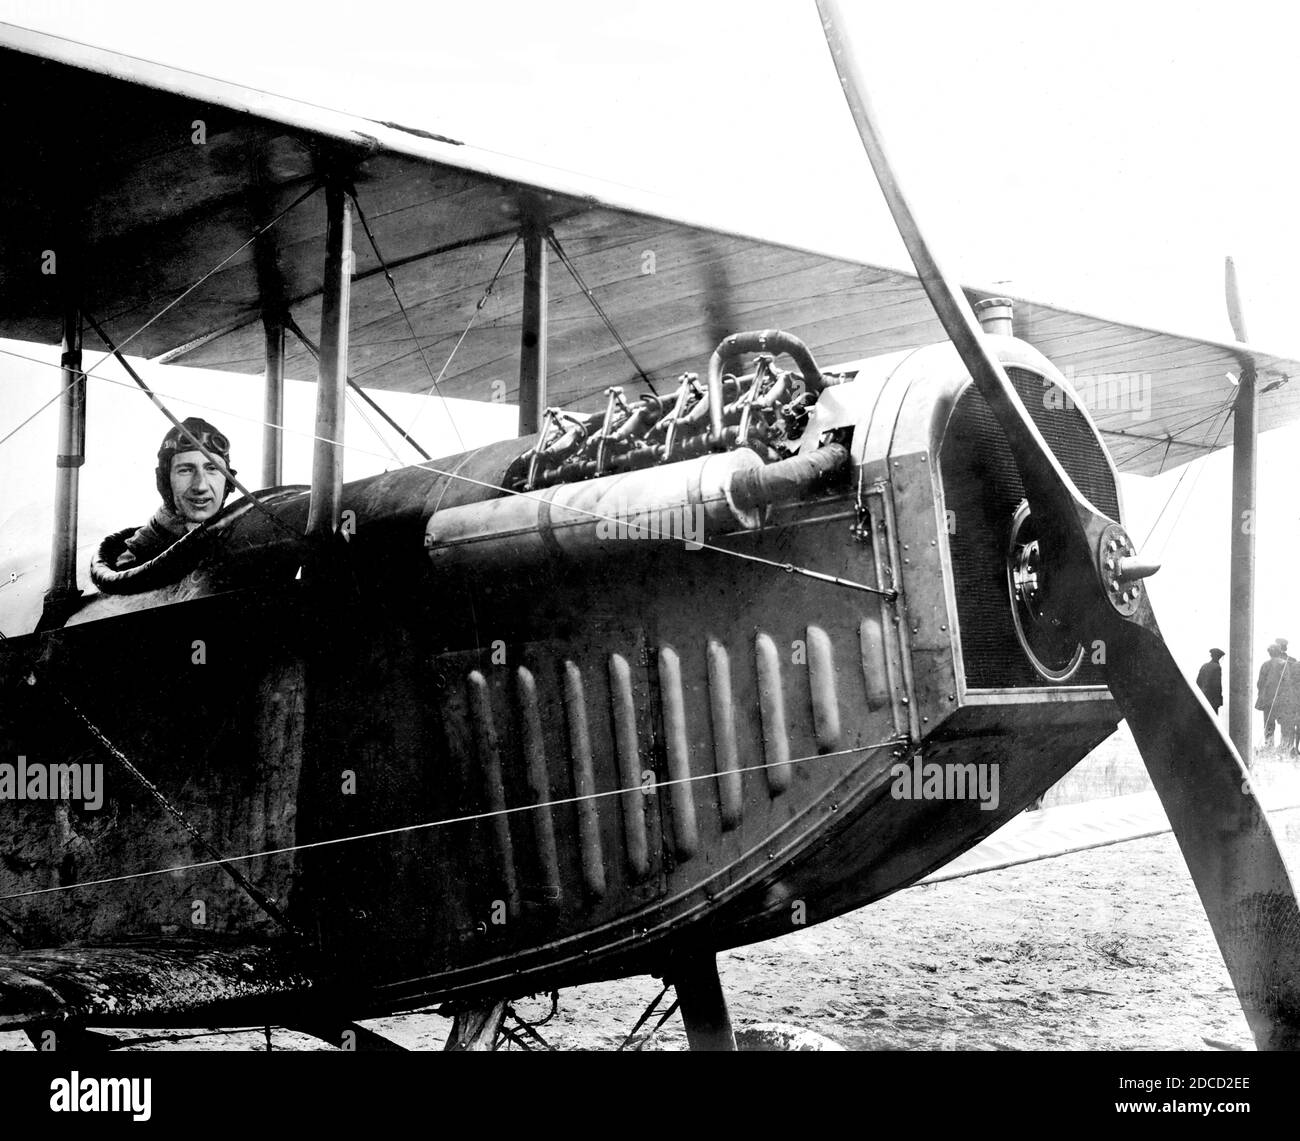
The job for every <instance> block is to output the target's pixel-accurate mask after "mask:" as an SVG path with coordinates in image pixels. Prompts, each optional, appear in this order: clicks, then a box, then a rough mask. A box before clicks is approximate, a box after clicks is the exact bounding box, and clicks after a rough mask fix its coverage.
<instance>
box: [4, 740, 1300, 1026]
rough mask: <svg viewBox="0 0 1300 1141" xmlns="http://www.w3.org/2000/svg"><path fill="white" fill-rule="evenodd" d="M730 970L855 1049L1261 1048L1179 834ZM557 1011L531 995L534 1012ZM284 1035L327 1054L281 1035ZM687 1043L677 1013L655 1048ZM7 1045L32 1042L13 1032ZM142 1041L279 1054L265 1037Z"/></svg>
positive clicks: (1287, 834) (804, 933) (735, 1015)
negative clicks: (1255, 1045)
mask: <svg viewBox="0 0 1300 1141" xmlns="http://www.w3.org/2000/svg"><path fill="white" fill-rule="evenodd" d="M1287 763H1289V762H1281V761H1279V762H1275V764H1277V765H1279V766H1280V765H1283V764H1287ZM1273 827H1274V831H1275V833H1276V834H1277V836H1278V839H1279V842H1280V843H1281V845H1282V848H1283V852H1284V854H1285V856H1286V858H1287V861H1288V864H1289V866H1290V867H1291V868H1292V869H1293V871H1295V870H1300V809H1290V810H1287V811H1283V812H1279V813H1276V814H1274V816H1273ZM719 970H720V974H721V978H722V984H723V987H724V989H725V991H726V993H727V995H728V1000H729V1003H730V1008H731V1014H732V1020H733V1022H734V1023H735V1024H736V1026H737V1027H738V1028H739V1027H742V1026H745V1025H748V1024H753V1023H761V1022H782V1023H790V1024H794V1025H796V1026H801V1027H804V1028H807V1029H810V1030H814V1031H816V1032H818V1033H819V1034H822V1035H825V1036H827V1037H829V1038H830V1039H832V1040H833V1041H835V1042H838V1043H839V1044H841V1045H842V1046H844V1047H846V1048H848V1049H853V1050H882V1049H894V1050H897V1049H903V1050H1040V1049H1067V1050H1105V1051H1113V1050H1212V1049H1223V1048H1231V1049H1247V1050H1248V1049H1252V1048H1253V1043H1252V1039H1251V1036H1250V1032H1249V1030H1248V1029H1247V1026H1246V1022H1245V1019H1244V1018H1243V1016H1242V1013H1241V1009H1240V1007H1239V1006H1238V1004H1237V999H1236V995H1235V994H1234V992H1233V989H1232V985H1231V983H1230V982H1229V979H1228V974H1227V971H1226V969H1225V968H1224V965H1223V960H1222V959H1221V958H1220V956H1219V952H1218V948H1217V946H1216V945H1215V942H1214V938H1213V936H1212V935H1211V933H1210V928H1209V924H1208V923H1207V921H1206V918H1205V914H1204V912H1203V911H1202V909H1201V906H1200V902H1199V900H1198V899H1197V897H1196V893H1195V890H1194V889H1193V887H1192V884H1191V880H1190V877H1189V876H1188V873H1187V871H1186V868H1185V866H1184V864H1183V862H1182V858H1181V856H1180V855H1179V852H1178V847H1177V844H1176V842H1175V840H1174V838H1173V836H1172V835H1171V834H1165V835H1162V836H1155V837H1150V838H1148V839H1144V840H1136V841H1131V842H1128V843H1123V844H1116V845H1113V846H1111V847H1105V848H1096V849H1092V850H1090V851H1085V852H1079V853H1076V854H1073V855H1068V856H1061V857H1057V858H1054V859H1048V860H1042V861H1039V862H1036V863H1030V864H1023V865H1020V866H1018V867H1014V868H1008V869H1005V870H1002V871H996V872H988V873H985V874H982V875H976V876H971V877H967V878H964V879H957V880H950V881H947V882H942V883H937V884H930V885H926V886H921V887H914V888H910V889H908V890H905V891H902V892H899V893H898V894H896V895H894V896H892V897H890V898H889V899H886V900H883V901H881V902H880V903H877V904H874V905H872V906H870V907H867V908H864V909H862V910H860V911H857V912H853V913H851V914H849V915H845V916H842V917H841V918H839V919H836V920H832V921H830V922H827V923H823V924H820V925H818V926H816V927H812V928H809V929H807V930H796V931H795V932H793V933H792V934H790V935H786V936H783V937H781V938H780V939H775V940H771V941H769V942H767V943H762V944H756V945H753V946H750V947H745V948H742V949H739V950H735V951H730V952H727V953H725V954H723V955H721V956H719ZM659 989H660V984H659V983H658V982H657V981H656V980H655V979H652V978H645V977H642V978H635V979H628V980H622V981H618V982H611V983H602V984H597V985H592V986H586V987H579V988H575V989H572V990H568V991H565V992H563V993H562V994H561V996H560V1006H559V1011H558V1013H557V1014H556V1016H555V1018H554V1019H552V1020H551V1021H550V1022H549V1023H548V1024H547V1025H545V1026H544V1027H542V1028H541V1029H540V1033H541V1034H542V1035H543V1036H544V1037H545V1039H546V1040H547V1042H549V1043H550V1044H551V1045H552V1046H554V1047H556V1048H559V1049H565V1050H610V1049H614V1048H616V1047H617V1046H618V1045H619V1044H620V1043H621V1042H622V1041H623V1039H624V1038H625V1037H626V1035H627V1033H628V1032H629V1031H630V1030H631V1028H632V1026H633V1024H634V1023H635V1021H636V1019H637V1017H638V1016H639V1014H640V1013H641V1011H642V1010H643V1009H644V1007H645V1005H646V1004H647V1003H648V1002H649V1001H650V1000H651V999H652V998H653V997H654V996H655V995H656V994H657V993H658V991H659ZM665 1005H666V1004H665ZM548 1008H549V1002H548V1001H546V1000H544V999H542V998H533V999H527V1000H524V1001H522V1002H519V1003H517V1004H516V1009H517V1010H518V1012H519V1013H520V1014H521V1015H523V1016H524V1017H526V1018H529V1019H536V1018H540V1017H541V1016H542V1015H544V1014H545V1013H546V1011H547V1010H548ZM651 1024H653V1020H652V1023H651ZM366 1025H369V1026H372V1027H374V1028H375V1029H378V1030H380V1031H381V1032H383V1033H385V1034H386V1035H389V1036H391V1037H392V1038H394V1039H396V1040H398V1041H400V1042H401V1043H402V1044H404V1045H406V1046H408V1047H412V1048H420V1049H438V1048H440V1047H441V1045H442V1042H443V1040H444V1039H445V1037H446V1034H447V1030H448V1027H449V1023H448V1020H446V1019H444V1018H440V1017H437V1016H434V1015H431V1014H423V1013H417V1014H406V1015H401V1016H396V1017H393V1018H387V1019H382V1020H377V1021H374V1022H370V1023H367V1024H366ZM119 1033H120V1034H121V1035H122V1036H123V1037H127V1036H130V1035H128V1034H127V1032H119ZM139 1033H141V1032H135V1034H137V1035H138V1034H139ZM272 1043H273V1046H274V1047H275V1048H281V1049H328V1048H329V1047H326V1046H324V1045H323V1044H322V1043H320V1042H318V1041H316V1040H313V1039H310V1038H306V1037H304V1036H300V1035H296V1034H291V1033H289V1032H287V1031H282V1030H276V1031H273V1033H272ZM684 1046H685V1034H684V1032H683V1030H682V1025H681V1020H680V1018H679V1017H678V1016H676V1015H674V1016H673V1018H672V1019H670V1020H669V1022H668V1023H667V1024H665V1026H664V1027H663V1029H662V1030H661V1031H659V1032H658V1034H657V1035H656V1036H655V1038H654V1040H653V1041H652V1042H651V1044H650V1045H649V1047H648V1048H651V1049H681V1048H684ZM5 1047H8V1048H10V1049H30V1048H31V1047H30V1045H29V1044H28V1043H27V1042H26V1041H25V1040H23V1039H21V1037H20V1036H18V1035H12V1034H10V1035H0V1048H5ZM136 1048H142V1049H160V1048H161V1049H178V1048H180V1049H191V1050H192V1049H264V1048H265V1036H264V1033H263V1032H262V1031H260V1030H259V1031H249V1032H245V1033H242V1034H229V1033H215V1034H211V1035H209V1036H205V1037H201V1038H193V1037H190V1038H187V1039H186V1040H184V1041H159V1042H150V1043H140V1045H139V1046H137V1047H136Z"/></svg>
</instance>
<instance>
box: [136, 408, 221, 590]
mask: <svg viewBox="0 0 1300 1141" xmlns="http://www.w3.org/2000/svg"><path fill="white" fill-rule="evenodd" d="M182 429H183V430H182ZM200 446H202V447H204V448H206V449H207V450H208V451H209V452H210V453H212V455H213V456H214V457H215V458H216V459H217V460H218V461H219V463H213V462H212V460H210V459H208V457H207V456H205V455H204V454H203V452H201V451H200V450H199V447H200ZM234 474H235V469H234V468H232V467H231V466H230V441H229V440H228V439H227V438H226V437H225V436H224V435H223V434H222V433H221V432H219V431H217V429H216V428H214V427H213V426H212V425H211V424H209V423H208V422H207V421H206V420H203V419H201V418H199V417H198V416H191V417H190V418H189V419H188V420H185V421H182V424H181V428H172V429H171V431H169V432H168V433H167V435H165V436H164V437H163V442H162V446H161V447H160V448H159V449H158V466H157V468H156V469H155V471H154V482H155V483H156V485H157V487H158V494H159V495H161V496H162V506H160V507H159V508H158V510H157V511H156V512H154V516H153V518H152V519H150V520H149V522H148V523H146V524H145V525H144V526H143V527H141V528H140V529H139V530H138V531H136V533H135V534H134V535H132V536H131V537H130V538H129V539H127V541H126V550H124V551H123V552H122V553H121V554H120V555H119V556H118V558H117V562H116V563H115V564H114V567H115V569H116V570H126V569H127V568H128V567H133V566H135V565H137V564H138V563H143V562H147V561H148V560H149V559H152V558H154V557H156V556H157V555H160V554H162V552H163V551H165V550H166V549H167V548H168V547H170V546H171V545H172V544H173V543H174V542H176V540H177V539H179V538H181V536H183V535H185V534H186V533H187V532H189V531H193V530H194V529H195V528H196V527H201V526H203V524H205V523H206V522H207V521H208V520H209V519H211V518H212V517H213V516H214V515H216V513H217V512H218V511H220V510H221V508H222V506H223V505H224V504H225V502H226V497H227V496H228V495H229V494H230V489H231V487H232V486H233V485H232V484H231V482H230V477H231V476H232V475H234Z"/></svg>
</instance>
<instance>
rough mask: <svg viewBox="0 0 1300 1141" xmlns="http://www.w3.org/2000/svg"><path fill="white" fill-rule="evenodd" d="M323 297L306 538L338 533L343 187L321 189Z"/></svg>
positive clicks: (347, 213)
mask: <svg viewBox="0 0 1300 1141" xmlns="http://www.w3.org/2000/svg"><path fill="white" fill-rule="evenodd" d="M325 209H326V214H327V218H328V220H327V223H326V225H327V229H326V231H325V295H324V300H323V304H322V306H321V317H320V365H319V368H318V370H317V380H316V443H315V447H314V450H313V452H312V461H311V505H310V506H309V507H308V509H307V534H309V535H317V534H321V535H331V534H333V533H334V532H336V531H337V530H338V529H339V522H340V517H341V513H342V502H343V417H344V412H345V410H346V397H347V384H348V310H349V301H350V295H351V285H352V206H351V204H350V203H349V202H348V196H347V192H346V190H345V189H344V185H343V182H342V181H341V180H340V179H338V178H331V179H330V180H329V181H328V182H327V183H326V186H325Z"/></svg>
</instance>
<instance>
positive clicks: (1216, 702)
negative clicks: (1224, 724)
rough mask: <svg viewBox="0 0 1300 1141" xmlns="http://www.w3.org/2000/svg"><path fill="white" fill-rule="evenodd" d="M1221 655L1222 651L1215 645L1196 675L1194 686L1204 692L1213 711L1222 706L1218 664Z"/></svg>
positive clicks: (1221, 681)
mask: <svg viewBox="0 0 1300 1141" xmlns="http://www.w3.org/2000/svg"><path fill="white" fill-rule="evenodd" d="M1221 657H1223V651H1222V650H1220V649H1219V648H1218V647H1217V646H1216V647H1215V648H1214V649H1212V650H1211V651H1210V660H1209V661H1208V662H1206V663H1205V665H1203V666H1202V667H1201V668H1200V671H1199V672H1198V673H1197V675H1196V687H1197V688H1198V689H1199V690H1200V691H1201V692H1202V693H1203V694H1205V700H1206V701H1208V702H1209V703H1210V706H1211V707H1212V708H1213V709H1214V712H1215V713H1218V712H1219V710H1220V708H1222V706H1223V668H1222V667H1221V666H1220V665H1219V659H1220V658H1221Z"/></svg>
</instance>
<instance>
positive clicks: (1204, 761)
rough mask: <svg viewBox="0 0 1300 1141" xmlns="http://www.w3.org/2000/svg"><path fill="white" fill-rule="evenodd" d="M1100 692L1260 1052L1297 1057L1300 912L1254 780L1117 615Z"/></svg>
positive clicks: (1144, 635) (1141, 635) (1187, 692)
mask: <svg viewBox="0 0 1300 1141" xmlns="http://www.w3.org/2000/svg"><path fill="white" fill-rule="evenodd" d="M1110 625H1111V627H1112V629H1111V630H1110V631H1109V632H1108V633H1107V634H1106V635H1105V641H1106V657H1107V675H1106V680H1107V684H1108V685H1109V686H1110V690H1111V693H1112V694H1113V695H1114V697H1115V701H1116V703H1117V704H1118V705H1119V707H1120V709H1121V710H1123V713H1124V717H1125V719H1126V720H1127V721H1128V724H1129V728H1130V729H1131V730H1132V731H1133V739H1134V740H1135V741H1136V742H1137V746H1138V749H1139V751H1140V752H1141V754H1142V760H1143V762H1144V763H1145V764H1146V767H1147V772H1148V773H1150V775H1151V782H1152V784H1154V785H1155V788H1156V792H1157V793H1158V794H1159V796H1160V803H1161V804H1162V805H1163V806H1164V810H1165V814H1166V815H1167V816H1168V817H1169V823H1170V824H1171V825H1172V826H1173V830H1174V836H1175V837H1176V838H1177V840H1178V846H1179V848H1181V849H1182V853H1183V858H1184V860H1186V862H1187V867H1188V870H1189V871H1190V872H1191V874H1192V882H1193V883H1194V884H1195V885H1196V890H1197V893H1198V894H1199V895H1200V897H1201V903H1202V905H1203V906H1204V908H1205V913H1206V915H1207V916H1208V917H1209V920H1210V927H1211V928H1212V930H1213V931H1214V935H1215V938H1216V939H1217V940H1218V943H1219V949H1220V951H1221V952H1222V953H1223V959H1224V962H1225V963H1226V964H1227V966H1228V974H1229V975H1230V976H1231V977H1232V982H1233V985H1234V986H1235V987H1236V989H1237V996H1238V998H1239V999H1240V1000H1241V1005H1242V1009H1243V1010H1244V1011H1245V1014H1246V1021H1247V1022H1248V1023H1249V1024H1250V1028H1251V1032H1252V1033H1253V1034H1254V1036H1255V1041H1256V1043H1257V1044H1258V1046H1259V1048H1260V1049H1274V1050H1295V1049H1297V1048H1300V907H1298V906H1297V903H1296V894H1295V887H1294V885H1293V884H1292V881H1291V878H1290V876H1289V874H1288V872H1287V868H1286V864H1285V863H1284V861H1283V859H1282V854H1281V852H1280V851H1279V850H1278V847H1277V841H1276V840H1275V838H1274V836H1273V832H1272V829H1271V828H1270V827H1269V823H1268V818H1267V817H1266V816H1265V815H1264V810H1263V808H1262V807H1261V806H1260V803H1259V800H1258V798H1257V797H1256V795H1255V790H1254V789H1253V787H1252V786H1251V783H1250V776H1249V773H1248V772H1247V771H1246V768H1245V766H1244V765H1243V764H1242V763H1241V759H1240V758H1239V757H1238V756H1237V752H1236V750H1235V749H1234V748H1233V747H1232V744H1231V742H1230V741H1229V740H1228V738H1227V736H1226V735H1225V734H1224V732H1223V729H1222V728H1221V727H1220V725H1219V720H1218V718H1217V717H1215V716H1214V714H1213V713H1212V712H1211V711H1210V708H1209V706H1207V705H1206V703H1205V701H1204V699H1203V698H1202V697H1201V696H1200V694H1199V693H1197V692H1196V691H1195V690H1193V688H1192V687H1191V685H1189V684H1188V682H1187V679H1186V678H1185V677H1184V676H1183V672H1182V671H1181V670H1180V669H1179V668H1178V665H1177V663H1176V662H1175V661H1174V658H1173V655H1172V654H1170V652H1169V647H1168V646H1166V645H1165V643H1164V642H1163V641H1162V640H1161V639H1160V637H1159V634H1158V633H1153V632H1152V631H1151V630H1150V629H1147V628H1144V627H1142V626H1137V625H1134V624H1133V623H1131V622H1125V621H1124V620H1123V619H1121V618H1119V617H1118V616H1117V617H1116V620H1115V621H1114V622H1113V623H1110Z"/></svg>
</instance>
